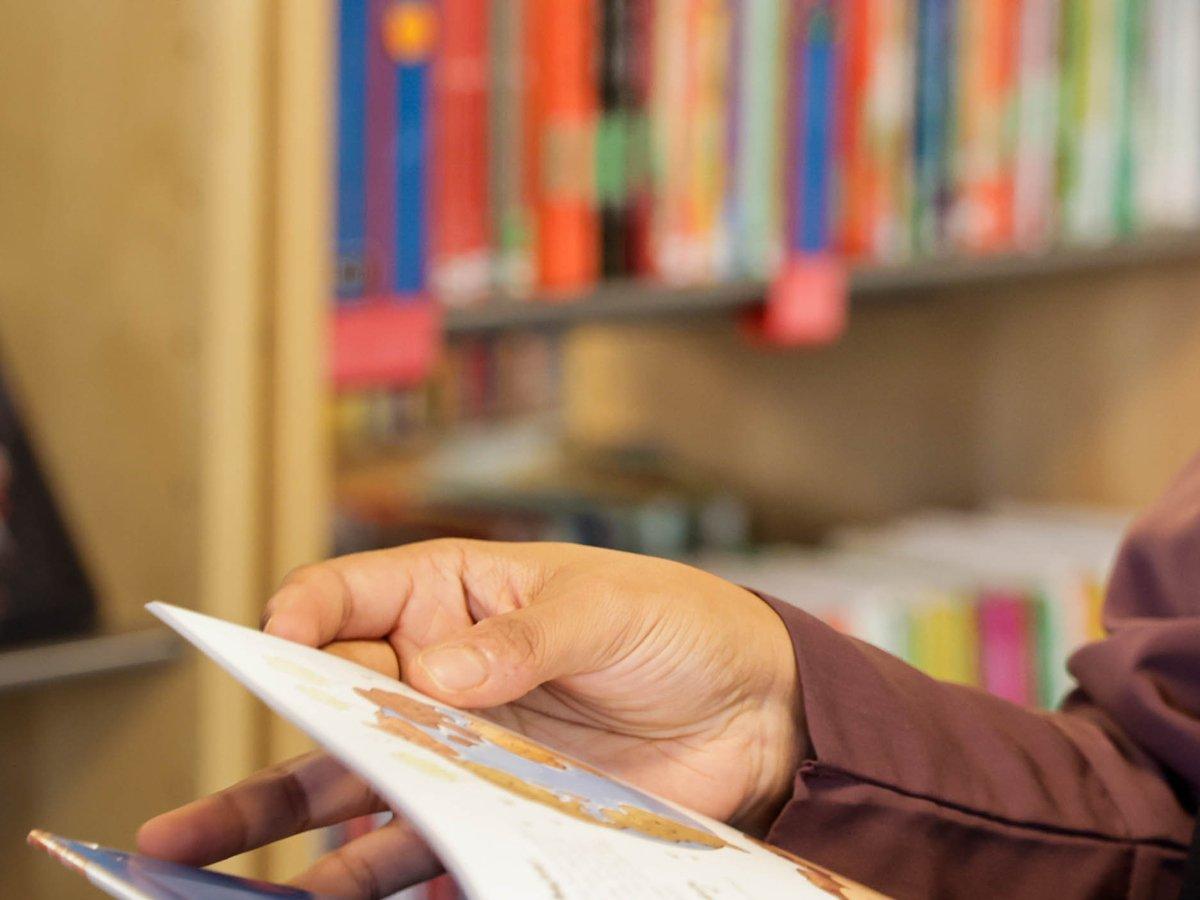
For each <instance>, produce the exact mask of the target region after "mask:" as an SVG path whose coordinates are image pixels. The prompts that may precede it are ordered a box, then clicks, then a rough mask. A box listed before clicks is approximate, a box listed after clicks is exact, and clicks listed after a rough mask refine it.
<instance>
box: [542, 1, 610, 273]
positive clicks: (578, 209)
mask: <svg viewBox="0 0 1200 900" xmlns="http://www.w3.org/2000/svg"><path fill="white" fill-rule="evenodd" d="M529 13H530V14H529V24H530V40H531V43H530V54H531V57H532V59H533V61H534V62H533V65H534V67H535V68H536V75H535V77H534V79H533V83H532V84H531V85H530V89H529V105H530V111H531V120H532V121H531V124H530V128H531V131H532V132H533V135H532V140H531V145H532V146H531V147H530V152H531V154H532V156H531V159H530V166H531V169H532V174H533V177H534V189H533V197H534V208H535V218H536V222H537V238H536V240H537V247H538V251H537V267H538V285H539V287H541V288H542V289H544V290H546V291H548V292H551V294H556V293H557V294H559V295H562V294H563V293H566V292H572V291H578V290H581V289H583V288H586V287H587V286H589V285H590V284H592V282H593V281H594V280H595V278H596V274H597V270H598V268H599V243H600V242H599V228H598V222H597V216H596V210H595V206H594V195H595V185H594V179H595V162H594V153H595V147H594V144H595V130H596V117H597V105H598V104H597V97H596V81H595V78H594V75H593V63H594V56H595V48H594V43H595V42H594V35H595V28H594V24H595V21H596V17H595V2H594V0H531V2H530V6H529Z"/></svg>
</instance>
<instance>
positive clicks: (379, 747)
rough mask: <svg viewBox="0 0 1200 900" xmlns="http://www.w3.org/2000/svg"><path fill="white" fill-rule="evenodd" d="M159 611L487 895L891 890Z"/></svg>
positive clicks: (90, 865) (283, 648)
mask: <svg viewBox="0 0 1200 900" xmlns="http://www.w3.org/2000/svg"><path fill="white" fill-rule="evenodd" d="M149 609H150V611H151V612H152V613H154V615H156V616H158V618H160V619H162V620H163V621H164V622H165V623H167V625H169V626H171V627H172V628H174V629H175V630H176V631H178V632H179V633H180V634H181V635H183V636H184V637H185V638H187V639H188V640H189V641H191V642H192V643H193V644H195V645H196V646H197V647H198V648H199V649H200V650H202V651H203V652H204V653H205V654H207V655H208V656H210V657H211V658H212V659H213V660H215V661H216V662H217V663H218V664H219V665H220V666H222V667H223V668H224V669H226V670H227V671H228V672H229V673H230V674H232V675H233V676H234V677H235V678H237V679H238V680H239V681H240V682H241V683H242V684H244V685H245V686H246V687H247V688H249V689H250V690H251V691H252V692H253V693H254V694H256V695H257V696H258V697H259V698H260V699H262V700H263V702H265V703H266V704H267V705H268V706H269V707H270V708H271V709H273V710H274V711H275V712H276V713H278V714H279V715H281V716H283V717H284V718H285V719H287V720H288V721H290V722H292V723H293V724H295V725H296V726H298V727H299V728H300V729H302V730H303V731H305V732H306V733H307V734H308V735H309V736H310V737H312V738H313V740H315V741H316V742H317V743H318V744H320V745H321V746H322V747H324V748H325V749H326V750H327V751H328V752H329V753H331V754H333V755H334V756H335V757H337V758H338V759H339V760H341V762H342V763H343V764H345V765H346V766H347V767H348V768H350V769H351V770H353V771H355V772H356V773H357V774H358V775H360V776H361V777H363V778H364V779H366V780H367V781H368V782H370V783H371V784H372V785H373V786H374V788H375V789H376V790H377V791H378V792H379V794H380V795H381V796H382V797H384V798H385V799H386V800H387V801H388V803H389V804H390V805H391V806H392V807H393V809H395V810H396V811H397V812H398V813H399V814H401V815H403V816H404V817H405V818H406V819H408V820H409V821H410V822H411V823H412V824H413V826H414V827H415V828H416V829H418V830H419V831H420V833H421V834H422V835H423V836H424V837H425V839H426V840H427V841H428V842H429V844H430V846H431V847H432V848H433V849H434V851H435V852H436V853H437V855H438V857H439V859H441V861H442V862H443V864H444V865H445V866H446V868H447V869H448V870H449V871H450V872H451V873H452V874H453V875H454V877H455V879H456V880H457V881H458V883H459V885H460V886H461V888H462V889H463V891H464V892H465V893H466V894H467V895H468V896H469V897H471V898H473V900H492V898H509V897H518V898H522V900H540V898H545V900H561V898H593V897H595V898H600V897H603V898H613V897H620V898H637V897H654V898H681V900H682V898H687V900H700V898H735V897H736V898H770V897H787V898H804V897H811V898H827V897H829V896H834V897H842V898H868V897H877V896H879V895H878V894H876V893H874V892H873V891H870V890H868V889H867V888H864V887H861V886H859V885H856V884H853V883H851V882H848V881H846V880H845V879H843V878H841V877H839V876H837V875H834V874H832V873H830V872H828V871H826V870H825V869H823V868H821V867H820V866H816V865H813V864H811V863H808V862H805V861H804V860H800V859H797V858H795V857H792V856H790V855H788V854H786V853H783V852H781V851H778V850H776V849H774V848H771V847H768V846H766V845H764V844H761V843H759V842H758V841H755V840H754V839H753V838H750V837H747V836H746V835H744V834H742V833H740V832H738V831H736V830H734V829H733V828H730V827H729V826H727V825H724V824H722V823H720V822H717V821H714V820H712V819H709V818H707V817H706V816H703V815H700V814H698V813H694V812H691V811H689V810H687V809H685V808H683V807H682V806H679V805H678V804H675V803H671V802H669V801H667V800H662V799H659V798H657V797H654V796H653V795H651V794H648V793H646V792H645V791H642V790H639V789H637V788H634V787H632V786H630V785H627V784H624V783H622V782H620V781H618V780H617V779H614V778H610V777H608V776H607V775H605V774H604V773H603V772H600V771H598V770H596V769H595V768H593V767H591V766H589V765H587V764H586V763H583V762H580V761H578V760H575V759H571V758H568V757H566V756H564V755H562V754H559V753H557V752H555V751H554V750H553V749H551V748H548V747H545V746H543V745H541V744H538V743H536V742H534V741H532V740H530V739H529V738H527V737H524V736H523V735H520V734H517V733H515V732H512V731H509V730H508V729H505V728H501V727H500V726H498V725H496V724H495V723H493V722H491V721H489V720H487V719H486V718H482V717H480V716H477V715H473V714H471V713H469V712H464V711H462V710H459V709H454V708H451V707H447V706H444V705H442V704H440V703H438V702H436V701H434V700H432V699H430V698H429V697H426V696H424V695H423V694H420V693H418V692H417V691H414V690H412V689H411V688H409V687H408V686H406V685H404V684H401V683H399V682H397V681H394V680H392V679H390V678H386V677H384V676H383V675H380V674H378V673H376V672H372V671H371V670H369V669H366V668H363V667H362V666H358V665H356V664H354V663H351V662H349V661H347V660H344V659H341V658H339V657H335V656H331V655H329V654H326V653H322V652H321V651H319V650H314V649H312V648H310V647H303V646H300V645H298V644H293V643H289V642H288V641H284V640H280V639H279V638H275V637H272V636H270V635H266V634H262V633H260V632H258V631H254V630H251V629H249V628H243V627H241V626H238V625H232V624H230V623H228V622H223V621H221V620H219V619H213V618H210V617H208V616H204V615H201V614H199V613H195V612H191V611H188V610H184V609H179V608H178V607H174V606H169V605H166V604H162V603H152V604H150V605H149ZM31 842H33V843H35V844H38V845H39V846H42V847H44V848H45V849H47V850H49V851H50V852H51V853H52V854H53V855H55V856H57V857H58V858H60V859H61V860H62V861H63V862H65V863H66V864H68V865H71V866H72V867H74V868H77V869H79V870H80V871H82V872H83V873H84V874H85V875H87V876H88V877H89V878H90V879H91V880H92V882H93V883H94V884H96V886H97V887H100V888H101V889H103V890H105V891H107V892H108V893H110V894H111V895H112V896H114V897H121V898H136V900H145V898H159V897H181V896H184V897H227V898H236V897H272V896H274V897H278V896H300V897H307V896H310V895H307V894H304V893H302V892H292V891H291V890H290V889H282V888H279V887H277V886H272V885H265V884H262V883H257V882H246V881H243V880H242V879H235V878H232V877H230V876H224V875H220V876H219V875H217V874H216V873H211V872H203V871H201V870H196V869H188V868H187V867H184V866H174V865H172V864H167V863H161V862H157V861H154V860H147V859H145V858H143V857H138V856H136V855H133V854H124V853H120V852H118V851H107V850H105V849H104V848H98V847H96V846H95V845H90V844H82V843H78V842H71V841H67V840H65V839H62V838H57V837H55V836H53V835H47V834H45V833H42V832H35V833H33V834H32V835H31Z"/></svg>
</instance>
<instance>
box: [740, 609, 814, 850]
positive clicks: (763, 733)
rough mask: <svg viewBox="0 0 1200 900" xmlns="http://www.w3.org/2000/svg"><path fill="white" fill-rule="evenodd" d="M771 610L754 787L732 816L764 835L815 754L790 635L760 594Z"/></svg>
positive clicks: (754, 833) (745, 827)
mask: <svg viewBox="0 0 1200 900" xmlns="http://www.w3.org/2000/svg"><path fill="white" fill-rule="evenodd" d="M755 599H757V600H759V602H760V603H761V604H762V609H763V610H764V612H765V613H766V616H764V619H766V620H767V622H768V624H767V626H766V628H765V634H766V635H767V636H768V641H767V643H768V647H767V652H766V653H765V654H764V659H765V660H766V661H767V664H768V666H769V671H770V673H771V678H770V680H769V682H768V686H767V688H766V690H765V691H764V692H763V693H762V694H761V695H760V698H761V706H759V708H758V709H757V710H755V711H754V713H753V714H754V715H755V716H756V718H757V729H756V731H757V747H756V751H757V752H756V753H755V757H756V763H755V765H754V770H755V771H754V778H753V781H752V786H751V789H750V791H749V792H748V794H747V797H746V799H745V801H743V803H742V804H741V806H740V807H739V809H738V811H737V812H736V813H735V814H734V816H733V817H731V819H730V822H731V824H733V825H734V826H735V827H737V828H739V829H741V830H742V831H745V832H746V833H747V834H750V835H752V836H755V837H761V836H762V835H763V834H765V833H766V831H767V830H768V829H769V828H770V826H771V823H772V822H774V821H775V819H776V818H777V817H778V815H779V813H780V811H781V810H782V808H783V806H784V804H786V803H787V801H788V800H789V799H790V798H791V796H792V792H793V789H794V787H793V786H794V782H795V777H796V771H797V769H798V768H799V767H800V763H801V762H802V761H803V760H804V759H808V758H810V757H811V756H812V747H811V742H810V739H809V735H808V728H807V725H806V722H805V716H804V695H803V693H802V691H801V689H800V675H799V669H798V667H797V665H796V652H795V648H794V646H793V644H792V640H791V636H790V634H789V633H788V630H787V628H786V627H785V626H784V624H783V621H782V620H781V619H780V618H779V616H778V615H777V614H776V613H775V612H774V610H772V609H771V608H770V607H768V606H767V605H766V604H765V603H762V601H761V600H760V599H759V598H758V597H757V595H755Z"/></svg>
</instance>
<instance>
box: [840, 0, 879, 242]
mask: <svg viewBox="0 0 1200 900" xmlns="http://www.w3.org/2000/svg"><path fill="white" fill-rule="evenodd" d="M871 7H872V2H871V0H846V2H845V4H844V5H843V10H844V13H845V15H844V18H843V29H844V31H843V37H842V40H843V46H842V58H841V66H842V68H841V77H840V78H839V81H840V83H841V91H842V96H841V105H842V114H841V116H840V117H839V119H840V123H839V124H840V128H839V131H838V141H837V143H838V148H837V149H838V154H837V155H838V158H839V159H840V160H841V166H842V170H841V177H840V178H839V183H840V184H841V185H842V188H843V192H844V193H843V196H842V203H841V212H840V216H841V218H840V222H839V229H838V232H839V237H840V240H839V241H838V243H839V244H840V247H841V250H842V251H843V252H844V253H846V254H847V255H850V256H860V255H863V254H865V253H867V252H868V251H869V250H870V248H871V229H872V226H873V222H872V218H873V214H874V207H875V193H876V190H877V184H876V178H877V173H876V172H875V167H874V165H873V163H872V159H871V147H870V135H869V133H868V131H867V108H866V98H867V89H868V87H869V84H870V79H871V70H872V66H873V65H874V60H873V58H872V54H873V52H874V49H875V48H874V47H873V46H872V40H871V37H872V29H871V20H870V16H871ZM876 14H878V13H876Z"/></svg>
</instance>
